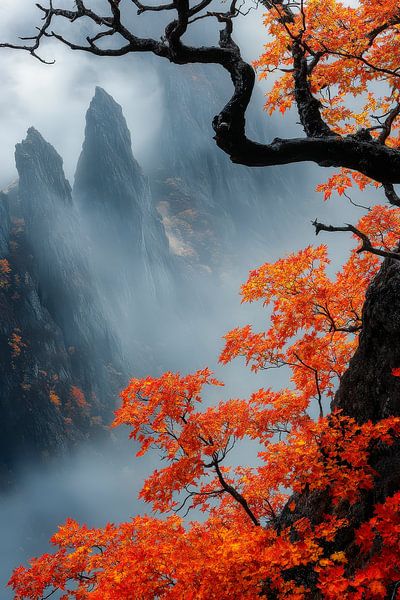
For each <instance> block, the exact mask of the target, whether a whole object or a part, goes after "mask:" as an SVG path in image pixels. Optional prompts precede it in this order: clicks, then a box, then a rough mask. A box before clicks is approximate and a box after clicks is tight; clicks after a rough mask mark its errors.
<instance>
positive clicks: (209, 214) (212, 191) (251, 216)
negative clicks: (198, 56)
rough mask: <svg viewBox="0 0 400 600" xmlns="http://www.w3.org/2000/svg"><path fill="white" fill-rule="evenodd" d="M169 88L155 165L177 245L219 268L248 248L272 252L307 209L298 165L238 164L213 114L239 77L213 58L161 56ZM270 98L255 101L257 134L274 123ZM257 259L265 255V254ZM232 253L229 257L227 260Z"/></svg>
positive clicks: (252, 116) (252, 122) (159, 196)
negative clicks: (181, 61)
mask: <svg viewBox="0 0 400 600" xmlns="http://www.w3.org/2000/svg"><path fill="white" fill-rule="evenodd" d="M156 68H157V69H159V77H160V81H161V85H162V86H163V93H164V99H165V101H164V107H165V108H164V114H163V123H162V127H161V131H160V136H159V147H160V155H161V156H160V160H159V161H158V162H157V165H156V166H155V167H154V169H152V170H151V181H152V188H153V193H154V197H155V202H156V204H157V205H158V207H159V210H160V212H161V214H162V215H163V219H164V223H165V225H166V228H167V231H168V233H169V234H170V236H171V238H172V240H173V243H174V244H175V246H176V251H177V253H178V254H181V256H186V257H187V259H188V260H189V262H190V261H195V260H196V259H197V262H198V263H199V264H200V265H203V266H209V267H211V269H212V270H219V269H221V267H222V266H223V267H225V266H226V259H227V257H230V258H231V259H232V260H235V258H236V257H237V254H238V249H240V250H239V251H240V252H241V253H243V252H250V253H251V254H252V255H254V254H256V253H257V251H258V252H260V251H262V252H263V253H265V249H266V248H268V247H271V248H272V247H274V246H275V245H276V242H277V241H278V240H279V236H280V233H279V232H280V231H281V229H282V223H285V222H286V221H287V218H288V216H290V218H293V217H294V216H295V215H296V214H297V215H300V214H301V210H302V209H301V207H300V206H299V204H298V202H297V200H296V198H298V195H299V194H300V189H299V187H301V185H302V183H301V181H299V180H297V181H296V176H295V175H296V174H295V171H293V170H292V171H290V172H288V170H287V169H286V170H285V171H282V172H281V171H280V169H274V170H269V169H258V170H257V169H250V168H247V167H243V166H241V165H234V164H232V163H231V161H230V160H229V158H228V157H227V156H226V155H225V154H224V153H223V152H220V151H218V149H217V148H215V142H214V140H213V131H212V126H211V122H212V118H213V116H214V115H215V114H218V112H219V111H220V110H221V107H223V106H224V104H225V103H226V101H227V99H228V98H229V97H230V94H231V82H230V81H229V79H228V78H227V77H226V78H225V77H224V76H222V75H221V71H220V70H219V69H218V67H216V66H212V65H184V66H179V67H176V65H170V64H165V65H164V63H162V65H161V66H160V64H159V63H156ZM262 105H263V98H262V96H261V94H260V95H259V96H258V95H257V94H255V97H254V101H253V103H252V105H251V106H250V109H249V114H248V118H247V120H248V126H249V133H250V136H254V138H255V139H259V140H263V139H272V138H273V137H274V133H273V132H271V131H268V132H267V131H266V126H265V123H266V119H265V118H264V116H263V111H262ZM256 260H259V254H258V257H257V258H256ZM224 261H225V264H224Z"/></svg>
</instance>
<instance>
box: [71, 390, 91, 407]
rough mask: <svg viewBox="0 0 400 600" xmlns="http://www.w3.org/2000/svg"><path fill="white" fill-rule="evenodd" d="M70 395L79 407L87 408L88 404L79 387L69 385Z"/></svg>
mask: <svg viewBox="0 0 400 600" xmlns="http://www.w3.org/2000/svg"><path fill="white" fill-rule="evenodd" d="M71 396H72V398H73V400H74V401H75V403H76V405H77V406H79V408H82V409H84V408H87V406H88V404H87V402H86V398H85V394H84V393H83V392H82V390H81V388H79V387H77V386H76V385H73V386H71Z"/></svg>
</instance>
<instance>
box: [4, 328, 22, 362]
mask: <svg viewBox="0 0 400 600" xmlns="http://www.w3.org/2000/svg"><path fill="white" fill-rule="evenodd" d="M8 345H9V346H10V348H11V355H12V357H13V358H18V357H19V356H20V354H21V352H22V349H23V348H26V344H25V342H23V341H22V336H21V331H20V329H18V328H16V329H14V331H13V332H12V334H11V337H10V339H9V342H8Z"/></svg>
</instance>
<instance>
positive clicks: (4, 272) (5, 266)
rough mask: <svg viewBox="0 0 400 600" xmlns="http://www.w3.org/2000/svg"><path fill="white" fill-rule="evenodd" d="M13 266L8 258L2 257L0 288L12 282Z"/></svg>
mask: <svg viewBox="0 0 400 600" xmlns="http://www.w3.org/2000/svg"><path fill="white" fill-rule="evenodd" d="M10 273H11V267H10V263H9V262H8V260H7V259H6V258H1V259H0V288H2V287H7V286H8V285H9V283H10Z"/></svg>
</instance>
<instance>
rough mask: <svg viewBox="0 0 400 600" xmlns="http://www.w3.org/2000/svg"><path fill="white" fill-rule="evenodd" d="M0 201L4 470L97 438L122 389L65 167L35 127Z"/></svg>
mask: <svg viewBox="0 0 400 600" xmlns="http://www.w3.org/2000/svg"><path fill="white" fill-rule="evenodd" d="M15 158H16V165H17V170H18V174H19V180H18V183H17V184H15V185H14V186H12V187H10V188H9V189H8V190H6V191H5V192H3V193H2V194H1V204H0V207H1V220H0V223H1V227H0V232H1V233H0V249H1V254H0V258H1V262H0V268H1V273H0V276H1V279H0V295H1V296H0V302H1V306H2V312H1V315H2V318H1V325H0V355H1V359H0V370H1V371H0V377H1V386H0V406H1V409H0V410H1V414H2V418H3V424H4V425H3V435H2V437H1V442H0V444H1V448H0V450H1V452H0V455H1V457H2V465H1V466H2V468H3V470H5V471H6V472H7V471H8V470H9V469H11V468H12V467H13V465H14V464H15V463H16V462H18V460H19V459H20V458H22V457H24V459H26V457H28V456H29V457H30V458H32V459H35V457H36V458H43V457H45V456H46V455H48V456H50V455H52V454H54V453H55V452H56V451H59V450H60V449H61V450H62V449H66V448H67V447H68V446H70V445H71V444H73V443H74V442H75V441H77V440H79V439H82V438H83V437H86V436H87V435H92V434H96V433H98V432H100V431H101V430H102V425H101V423H102V419H103V418H104V419H106V420H107V421H108V420H109V418H110V414H111V410H112V407H113V398H115V395H116V390H117V389H118V388H119V386H120V385H121V381H122V379H121V378H120V377H119V375H118V347H117V344H116V342H115V340H114V339H113V335H112V333H111V332H110V330H109V329H108V327H107V325H106V320H105V319H104V316H103V315H102V314H101V310H100V302H99V300H98V295H97V293H96V287H95V284H94V280H93V277H92V275H91V270H90V267H89V263H90V258H89V248H88V246H87V245H86V244H85V238H84V236H83V235H82V232H81V231H80V224H79V219H78V212H77V210H76V208H75V207H74V204H73V201H72V196H71V188H70V186H69V184H68V182H67V180H66V179H65V176H64V173H63V168H62V160H61V158H60V156H59V155H58V154H57V152H56V151H55V150H54V148H53V147H52V146H51V145H50V144H48V143H47V142H46V141H45V140H44V139H43V137H42V136H41V135H40V133H39V132H37V131H36V130H35V129H33V128H31V129H29V131H28V134H27V137H26V139H25V140H24V141H23V142H21V143H20V144H17V146H16V153H15Z"/></svg>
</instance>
